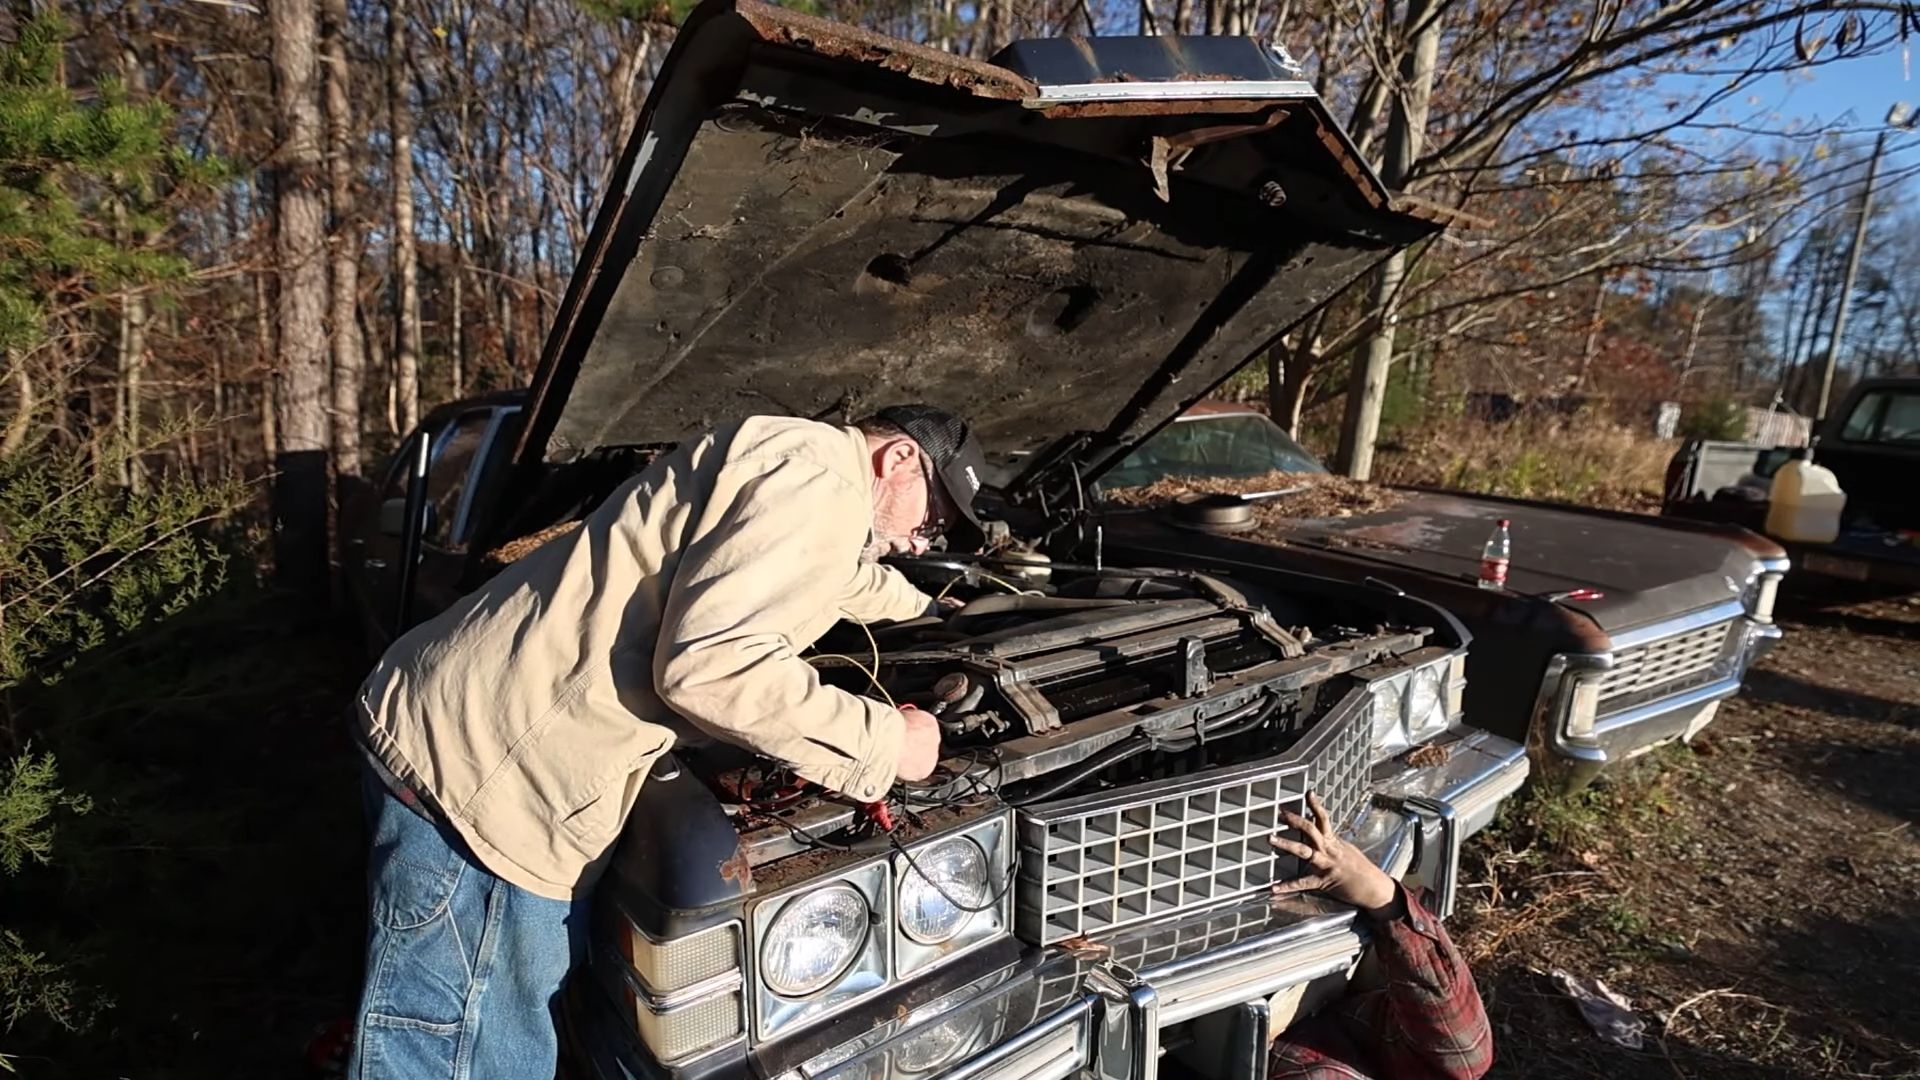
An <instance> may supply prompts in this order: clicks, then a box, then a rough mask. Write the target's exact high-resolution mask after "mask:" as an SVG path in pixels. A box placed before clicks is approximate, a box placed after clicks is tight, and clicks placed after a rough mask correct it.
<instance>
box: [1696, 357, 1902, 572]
mask: <svg viewBox="0 0 1920 1080" xmlns="http://www.w3.org/2000/svg"><path fill="white" fill-rule="evenodd" d="M1815 436H1816V438H1815V443H1814V451H1813V460H1814V462H1815V463H1816V464H1819V465H1824V466H1826V467H1827V468H1828V469H1831V470H1833V474H1834V476H1835V478H1837V479H1838V480H1839V481H1840V489H1841V490H1842V491H1844V492H1845V493H1846V496H1847V505H1846V509H1845V511H1844V512H1843V513H1842V515H1841V527H1840V537H1839V539H1837V540H1835V541H1834V542H1833V543H1831V544H1800V543H1788V544H1786V545H1785V546H1786V548H1787V550H1788V551H1789V552H1790V553H1791V554H1792V556H1793V564H1794V567H1795V569H1796V570H1797V571H1799V572H1801V573H1806V574H1815V575H1820V576H1823V577H1828V578H1838V579H1842V580H1846V581H1856V582H1868V583H1871V584H1876V585H1886V586H1892V587H1896V588H1904V589H1920V481H1916V479H1915V476H1916V474H1917V473H1920V377H1913V376H1909V377H1905V378H1886V379H1867V380H1864V381H1862V382H1860V383H1858V384H1857V385H1855V386H1854V387H1853V389H1852V391H1851V392H1849V393H1848V394H1847V396H1846V399H1845V400H1844V401H1842V402H1841V403H1840V407H1839V408H1837V409H1835V410H1834V411H1833V412H1832V413H1831V414H1830V415H1829V416H1828V417H1827V418H1826V420H1825V421H1824V422H1823V423H1822V424H1821V425H1820V429H1819V431H1817V432H1816V433H1815ZM1797 450H1798V448H1797V447H1790V446H1775V447H1766V446H1748V445H1746V444H1743V443H1733V442H1712V441H1705V440H1697V439H1696V440H1689V441H1688V442H1687V443H1686V444H1684V445H1683V446H1681V448H1680V450H1679V452H1678V453H1676V454H1675V455H1674V456H1673V460H1672V462H1671V463H1669V464H1668V466H1667V490H1666V498H1665V500H1664V502H1665V506H1664V510H1665V513H1666V514H1668V515H1669V516H1671V517H1675V518H1684V519H1687V520H1691V521H1714V522H1729V523H1732V524H1736V525H1743V526H1745V527H1747V528H1749V529H1753V530H1755V531H1760V530H1762V529H1763V527H1764V525H1765V523H1766V520H1767V506H1768V501H1767V491H1768V486H1769V483H1770V481H1771V479H1772V477H1773V474H1774V472H1775V471H1776V470H1778V469H1779V468H1780V466H1781V465H1782V464H1784V463H1785V462H1786V461H1787V460H1788V459H1789V458H1790V457H1792V456H1793V454H1794V453H1795V452H1797Z"/></svg>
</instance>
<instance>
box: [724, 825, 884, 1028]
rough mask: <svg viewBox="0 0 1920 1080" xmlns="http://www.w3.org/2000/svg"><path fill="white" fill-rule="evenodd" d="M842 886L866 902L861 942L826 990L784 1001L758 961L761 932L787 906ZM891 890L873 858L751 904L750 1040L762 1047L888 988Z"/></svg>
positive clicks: (762, 945) (764, 933) (880, 862)
mask: <svg viewBox="0 0 1920 1080" xmlns="http://www.w3.org/2000/svg"><path fill="white" fill-rule="evenodd" d="M841 885H845V886H848V887H850V888H852V889H854V890H855V891H856V892H858V893H859V894H860V895H861V897H862V898H864V899H865V900H866V902H867V912H868V926H867V935H866V939H865V941H864V942H863V943H862V945H861V947H860V949H859V950H858V951H857V952H856V954H855V956H854V958H853V961H852V962H851V963H849V964H848V965H847V966H846V967H845V968H844V969H843V970H842V971H841V972H840V974H839V975H838V976H837V977H836V978H835V980H834V981H832V982H830V983H828V984H827V985H826V986H824V987H822V988H820V989H819V990H816V991H814V992H813V993H811V994H809V995H807V996H806V997H785V996H783V995H781V994H780V993H778V992H777V991H775V990H774V989H773V988H772V987H771V986H770V985H769V984H768V982H767V979H766V973H765V971H764V970H763V966H762V965H763V961H762V956H763V952H764V949H765V946H766V940H767V933H768V931H769V929H770V928H771V927H772V925H773V921H774V920H775V919H777V918H778V917H779V916H780V913H781V912H782V911H784V910H785V909H786V907H787V905H788V904H791V903H792V902H793V901H794V900H796V899H798V898H800V897H802V896H805V895H807V894H809V893H812V892H815V891H817V890H820V889H827V888H833V887H836V886H841ZM892 924H893V889H892V882H891V881H890V874H889V872H888V867H887V860H886V859H884V858H874V859H871V860H868V861H866V862H863V863H860V864H858V865H855V866H851V867H848V868H846V869H844V870H842V871H840V872H839V873H837V874H833V875H831V876H827V877H823V878H820V879H817V880H814V881H809V882H807V883H805V884H803V885H798V886H795V887H794V888H791V889H787V890H784V891H782V892H779V893H776V894H774V895H772V896H769V897H766V898H765V899H763V900H760V901H759V902H757V903H755V904H753V905H752V906H751V908H750V909H749V911H748V913H747V925H748V932H749V939H748V948H747V960H748V963H749V965H750V969H749V980H750V991H751V993H750V997H751V999H752V1008H751V1010H750V1011H751V1013H752V1017H753V1038H754V1040H755V1041H758V1042H764V1041H766V1040H768V1039H771V1038H774V1037H776V1036H778V1035H783V1034H785V1033H786V1032H788V1031H790V1030H792V1029H794V1028H795V1027H798V1026H800V1025H802V1024H805V1023H808V1022H811V1021H814V1020H819V1019H824V1018H825V1017H827V1016H830V1015H832V1014H834V1013H837V1012H840V1011H841V1010H843V1009H846V1008H849V1007H851V1006H852V1005H854V1004H856V1003H857V1002H859V1001H862V1000H864V999H865V998H867V997H868V996H870V995H872V994H875V993H878V992H880V991H881V990H884V989H885V988H886V987H887V986H889V985H890V984H891V983H892V981H893V980H892V978H891V976H890V974H889V973H890V972H891V971H892V969H893V965H892V947H893V939H894V937H895V935H894V934H893V933H892V931H891V929H890V928H891V926H892Z"/></svg>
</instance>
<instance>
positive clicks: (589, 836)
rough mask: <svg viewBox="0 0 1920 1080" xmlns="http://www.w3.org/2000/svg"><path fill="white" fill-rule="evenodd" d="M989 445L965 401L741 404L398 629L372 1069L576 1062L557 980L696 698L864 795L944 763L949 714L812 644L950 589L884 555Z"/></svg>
mask: <svg viewBox="0 0 1920 1080" xmlns="http://www.w3.org/2000/svg"><path fill="white" fill-rule="evenodd" d="M984 468H985V461H984V459H983V457H982V455H981V452H980V448H979V444H978V442H977V441H976V440H975V439H974V438H973V436H972V435H971V433H970V432H969V431H968V429H967V426H966V424H964V423H963V422H961V421H960V420H959V419H958V418H956V417H954V416H952V415H950V414H948V413H946V412H943V411H941V410H939V409H934V408H931V407H928V406H924V405H905V406H894V407H891V408H887V409H882V410H881V411H880V412H878V413H876V414H875V415H874V416H873V417H872V418H871V419H869V420H866V421H862V422H860V423H858V424H856V425H854V426H852V427H836V426H833V425H829V424H823V423H816V422H813V421H810V420H799V419H791V418H784V417H753V418H750V419H747V420H744V421H741V422H739V423H737V424H729V425H727V426H723V427H720V428H717V429H715V430H714V431H713V432H712V433H710V434H708V435H706V436H705V437H702V438H699V439H696V440H692V441H690V442H687V443H683V444H682V445H681V446H679V448H677V449H676V450H674V451H673V452H672V453H670V454H667V455H665V456H664V457H662V458H661V459H659V460H658V461H656V462H654V463H653V464H652V465H651V466H649V467H648V468H647V469H646V470H645V471H644V472H642V473H641V474H640V475H639V476H638V477H636V478H634V479H633V480H631V481H629V482H627V483H626V484H625V485H623V486H622V487H621V488H619V489H618V490H616V491H615V492H614V493H613V495H612V496H610V497H609V498H608V499H607V501H606V502H605V503H604V504H602V505H601V506H600V507H599V508H598V509H596V510H595V511H594V512H593V514H592V515H591V516H590V517H588V518H587V519H586V521H585V522H584V524H583V525H582V526H581V527H580V528H578V529H576V530H574V531H573V532H572V533H570V534H567V535H565V536H562V537H560V538H558V539H555V540H552V541H549V542H548V543H547V544H546V545H544V546H543V547H541V548H539V549H537V550H535V551H534V552H533V553H532V554H530V555H528V556H526V557H525V558H523V559H521V560H519V561H518V562H516V563H514V564H513V565H511V566H510V567H508V568H507V569H506V570H505V571H503V572H502V573H500V574H499V575H498V576H496V577H494V578H493V579H492V580H491V581H489V582H487V584H486V585H485V586H483V587H482V588H481V589H480V590H479V591H477V592H475V593H474V594H472V595H471V596H468V597H466V598H465V599H464V600H462V601H460V602H459V603H457V604H455V605H454V606H453V607H452V608H450V609H448V610H447V611H446V612H444V613H443V614H441V615H439V616H438V617H436V618H434V619H432V620H430V621H428V622H425V623H422V624H421V625H420V626H417V627H415V628H414V629H413V630H412V631H411V632H409V633H408V634H406V635H405V636H404V637H402V638H400V639H399V640H398V641H396V642H395V643H394V644H393V646H392V647H391V648H390V649H388V650H387V653H386V655H385V656H384V657H382V658H381V660H380V663H379V664H378V665H377V666H376V667H375V668H374V671H373V674H372V675H370V676H368V678H367V681H366V682H365V684H364V685H362V687H361V689H360V699H359V705H360V708H359V720H360V723H359V732H358V735H359V738H360V740H361V742H362V744H363V746H364V748H365V751H366V755H367V758H368V762H369V766H370V769H369V778H368V781H367V797H368V805H369V820H370V823H371V828H372V832H373V850H372V857H371V860H370V865H369V868H368V877H369V890H368V891H369V906H370V914H371V918H370V927H369V931H368V935H367V966H366V972H367V973H366V982H365V985H364V988H363V990H362V993H361V999H360V1006H359V1012H358V1017H357V1024H356V1028H355V1035H354V1047H353V1061H352V1065H351V1069H350V1074H351V1075H352V1076H354V1077H365V1078H373V1077H396V1078H403V1080H431V1078H434V1077H447V1078H451V1077H454V1076H456V1075H458V1076H463V1077H465V1076H471V1077H473V1078H475V1080H492V1078H516V1080H518V1078H524V1077H535V1076H552V1075H553V1072H554V1065H555V1060H556V1057H557V1054H558V1038H557V1035H556V1033H555V1030H554V1026H553V1023H552V1020H551V1019H550V1014H549V1006H550V1003H551V1002H552V1001H553V999H555V998H556V996H557V995H558V994H559V991H560V987H561V983H562V981H563V980H564V979H565V977H566V975H567V972H568V971H569V969H571V968H572V967H573V966H574V965H576V964H579V963H580V962H581V960H582V959H583V953H584V951H585V944H586V941H587V920H588V910H589V904H588V901H589V898H590V896H591V893H592V890H593V887H594V884H595V881H596V879H597V878H598V877H599V874H600V872H601V870H602V869H603V868H604V866H605V863H606V860H607V858H608V856H609V855H610V853H611V851H612V849H613V845H614V841H615V840H617V839H618V838H619V836H620V832H621V828H622V825H623V824H624V822H625V820H626V816H627V812H628V810H629V809H630V808H631V807H632V806H633V803H634V798H635V796H636V794H637V793H638V791H639V789H640V785H641V783H642V782H643V781H644V780H645V778H646V776H647V772H648V770H649V769H650V768H651V767H652V765H653V762H654V761H655V760H656V759H657V758H659V757H660V756H661V755H662V754H664V753H666V752H667V749H668V748H669V747H670V746H671V745H672V744H673V742H674V732H675V730H676V728H678V729H679V730H682V731H684V730H686V728H685V726H684V725H682V724H681V721H682V720H684V721H686V722H687V723H690V724H691V725H692V727H693V728H694V729H697V730H698V731H699V732H703V733H705V734H708V735H712V736H715V737H718V738H721V739H724V740H727V741H729V742H732V743H736V744H738V745H741V746H744V747H746V748H747V749H749V750H752V751H754V752H756V753H759V754H761V755H764V756H765V757H768V758H771V759H773V760H774V761H776V762H779V763H781V764H783V765H785V766H786V767H788V768H790V769H792V770H793V771H794V772H795V773H797V774H799V775H800V776H801V777H803V778H805V779H807V780H810V781H813V782H814V783H817V784H821V785H823V786H825V787H828V788H832V789H833V790H835V791H838V792H841V793H843V794H845V795H846V796H848V797H850V798H853V799H856V800H859V801H862V802H872V801H875V800H878V799H880V798H882V797H883V796H884V795H885V793H886V791H887V789H888V788H889V787H890V786H891V785H892V783H893V782H894V780H895V778H899V779H904V780H918V779H922V778H924V777H926V776H927V775H928V774H929V773H931V772H932V771H933V769H934V766H935V764H936V762H937V760H938V757H939V750H940V732H939V728H938V727H937V726H936V725H935V723H934V721H933V718H932V717H930V716H928V715H927V714H926V713H923V712H920V711H919V710H916V709H913V708H911V707H908V708H906V709H902V710H896V709H894V708H891V707H889V706H888V705H886V704H883V703H881V702H878V701H874V700H871V699H868V698H864V697H857V696H855V695H853V694H850V693H847V692H845V691H842V690H839V689H835V688H833V687H829V686H824V685H822V684H821V682H820V680H819V678H818V677H817V676H816V675H815V673H814V669H813V668H812V667H811V666H810V665H808V664H807V663H806V662H805V661H804V660H803V659H801V656H800V654H801V652H802V651H803V650H805V649H806V648H807V647H808V646H809V645H811V644H812V643H813V642H814V641H815V640H816V639H818V638H819V637H820V635H821V634H823V633H825V632H826V630H827V629H828V628H829V627H831V626H832V625H833V624H834V623H835V622H836V621H838V620H840V619H851V620H854V621H856V622H877V621H883V620H900V619H907V618H912V617H915V616H918V615H922V614H926V613H928V612H929V611H930V610H932V609H933V608H934V607H935V606H936V605H935V604H934V602H933V601H932V600H931V599H929V598H928V597H927V596H926V595H925V594H924V593H922V592H920V590H918V589H916V588H915V587H914V586H912V585H911V584H909V583H908V582H907V580H906V579H905V578H904V577H902V576H900V574H899V573H898V572H897V571H895V570H893V569H892V568H889V567H884V566H881V565H879V564H878V563H877V561H876V560H878V559H879V558H880V557H881V556H883V555H888V554H896V553H909V552H910V553H914V554H919V553H923V552H925V551H926V549H927V546H928V544H929V543H930V542H931V541H932V540H934V539H935V538H936V537H938V536H939V535H940V534H941V533H942V532H943V531H945V529H946V527H947V526H948V525H950V524H953V523H954V522H955V521H956V520H957V519H959V518H965V519H967V520H968V521H971V522H973V523H974V524H975V525H976V526H977V525H978V524H979V521H978V518H977V517H976V516H975V514H974V509H973V500H974V495H975V493H976V492H977V491H978V490H979V486H980V479H979V478H980V475H981V472H982V470H983V469H984Z"/></svg>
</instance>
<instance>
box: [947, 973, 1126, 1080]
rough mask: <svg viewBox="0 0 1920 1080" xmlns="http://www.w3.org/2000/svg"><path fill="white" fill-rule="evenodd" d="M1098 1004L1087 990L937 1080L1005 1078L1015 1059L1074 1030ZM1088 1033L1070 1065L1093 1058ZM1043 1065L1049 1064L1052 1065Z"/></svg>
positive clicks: (1078, 1064) (1089, 1015)
mask: <svg viewBox="0 0 1920 1080" xmlns="http://www.w3.org/2000/svg"><path fill="white" fill-rule="evenodd" d="M1099 1001H1100V998H1099V996H1098V995H1096V994H1094V993H1092V992H1090V991H1088V992H1083V993H1081V994H1080V995H1079V996H1078V997H1075V998H1071V999H1069V1000H1068V1001H1067V1003H1066V1004H1065V1005H1062V1006H1061V1007H1060V1008H1058V1009H1056V1010H1054V1011H1053V1012H1052V1013H1051V1014H1049V1015H1048V1016H1047V1017H1045V1018H1044V1019H1041V1020H1038V1021H1036V1022H1034V1023H1033V1024H1032V1025H1030V1026H1029V1027H1027V1028H1025V1029H1023V1030H1022V1031H1020V1032H1018V1033H1016V1034H1015V1035H1014V1036H1013V1037H1012V1038H1010V1039H1007V1040H1006V1041H1005V1042H1001V1043H996V1044H994V1045H993V1046H990V1047H988V1048H987V1049H986V1050H984V1051H982V1052H980V1053H979V1054H978V1055H976V1056H975V1057H973V1058H972V1059H971V1060H968V1061H965V1062H962V1063H961V1064H959V1065H955V1066H954V1067H953V1068H951V1069H948V1070H947V1071H946V1072H943V1073H941V1074H940V1080H992V1078H995V1077H1005V1076H1008V1075H1010V1074H1008V1073H1007V1072H1005V1071H1003V1070H1004V1068H1005V1066H1006V1065H1007V1064H1008V1063H1009V1062H1012V1061H1014V1060H1016V1059H1017V1058H1019V1057H1020V1055H1022V1054H1024V1053H1026V1052H1027V1051H1028V1050H1031V1049H1033V1048H1034V1047H1036V1046H1038V1045H1040V1044H1042V1043H1045V1042H1046V1041H1047V1040H1048V1039H1050V1038H1052V1037H1054V1036H1055V1035H1056V1034H1058V1033H1059V1031H1060V1030H1061V1029H1062V1028H1068V1027H1073V1026H1076V1025H1078V1024H1079V1023H1080V1022H1081V1021H1083V1020H1089V1019H1090V1017H1091V1014H1092V1013H1093V1011H1094V1009H1095V1007H1096V1006H1097V1005H1098V1003H1099ZM1090 1034H1091V1033H1088V1034H1087V1035H1083V1036H1082V1039H1081V1045H1080V1047H1079V1048H1078V1051H1079V1052H1078V1053H1077V1054H1076V1055H1075V1057H1076V1059H1077V1060H1075V1061H1073V1062H1072V1065H1073V1066H1085V1065H1087V1064H1089V1062H1088V1059H1089V1058H1090V1057H1091V1056H1092V1055H1091V1053H1090V1052H1089V1050H1090V1048H1089V1047H1088V1046H1087V1045H1086V1043H1087V1042H1088V1041H1089V1040H1090ZM1043 1064H1051V1062H1048V1063H1043ZM1074 1071H1075V1069H1074V1068H1072V1067H1070V1068H1069V1069H1068V1070H1067V1072H1065V1073H1061V1074H1059V1075H1063V1076H1064V1075H1071V1074H1072V1073H1073V1072H1074ZM1014 1075H1032V1074H1031V1073H1027V1074H1014Z"/></svg>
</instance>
